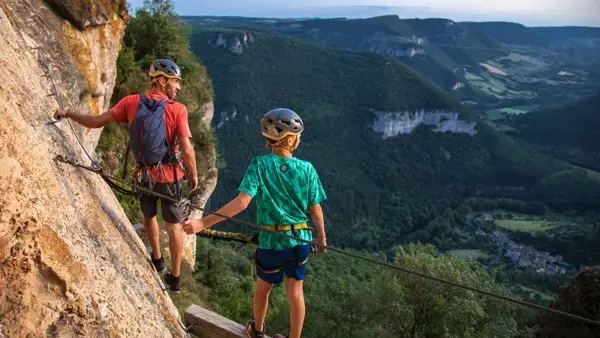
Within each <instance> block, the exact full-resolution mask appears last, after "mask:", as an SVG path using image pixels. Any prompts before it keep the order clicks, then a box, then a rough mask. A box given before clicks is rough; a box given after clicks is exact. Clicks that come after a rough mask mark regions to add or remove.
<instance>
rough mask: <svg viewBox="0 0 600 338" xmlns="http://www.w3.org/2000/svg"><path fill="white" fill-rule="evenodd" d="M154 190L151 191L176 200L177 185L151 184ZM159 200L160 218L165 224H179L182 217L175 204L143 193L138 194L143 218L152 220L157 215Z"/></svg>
mask: <svg viewBox="0 0 600 338" xmlns="http://www.w3.org/2000/svg"><path fill="white" fill-rule="evenodd" d="M153 184H154V188H153V189H152V191H154V192H156V193H159V194H161V195H165V196H168V197H171V198H174V199H177V185H176V184H175V183H174V182H173V183H153ZM159 199H160V209H161V211H162V217H163V219H164V220H165V222H168V223H174V224H175V223H181V222H182V221H183V219H182V218H183V217H182V215H181V213H180V212H179V209H177V204H176V203H174V202H171V201H168V200H165V199H162V198H160V197H158V196H153V195H147V194H145V193H143V192H141V193H140V206H141V207H142V212H143V213H144V217H146V218H152V217H154V216H156V215H157V214H158V200H159Z"/></svg>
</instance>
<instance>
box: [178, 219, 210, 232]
mask: <svg viewBox="0 0 600 338" xmlns="http://www.w3.org/2000/svg"><path fill="white" fill-rule="evenodd" d="M181 227H182V229H183V231H185V233H186V234H188V235H192V234H195V233H198V232H200V231H202V230H204V228H205V225H204V222H202V220H201V219H189V220H187V221H185V222H183V223H182V224H181Z"/></svg>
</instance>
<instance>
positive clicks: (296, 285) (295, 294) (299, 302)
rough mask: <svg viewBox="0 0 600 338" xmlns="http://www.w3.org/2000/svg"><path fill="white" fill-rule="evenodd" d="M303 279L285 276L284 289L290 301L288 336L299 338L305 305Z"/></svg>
mask: <svg viewBox="0 0 600 338" xmlns="http://www.w3.org/2000/svg"><path fill="white" fill-rule="evenodd" d="M303 286H304V281H301V280H296V279H294V278H287V279H286V281H285V289H286V292H287V297H288V300H289V301H290V336H289V337H290V338H300V335H301V334H302V326H303V325H304V315H305V313H306V307H305V305H304V290H303Z"/></svg>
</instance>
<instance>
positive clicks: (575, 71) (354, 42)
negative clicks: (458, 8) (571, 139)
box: [184, 15, 600, 114]
mask: <svg viewBox="0 0 600 338" xmlns="http://www.w3.org/2000/svg"><path fill="white" fill-rule="evenodd" d="M184 19H185V20H186V21H187V22H188V23H190V24H191V25H193V26H195V27H236V28H240V29H255V28H258V29H265V30H269V31H272V32H275V33H277V34H281V35H285V36H290V37H293V38H298V39H302V40H305V41H311V42H316V43H320V44H325V45H330V46H333V47H338V48H343V49H348V50H355V51H372V52H377V53H380V54H384V55H389V56H391V57H394V58H397V59H398V60H400V61H402V62H403V63H405V64H406V65H408V66H410V67H411V68H413V69H415V70H416V71H417V72H419V73H420V74H421V75H423V76H425V77H426V78H428V79H429V80H431V81H433V82H435V83H436V84H438V85H439V86H440V87H441V88H442V89H444V90H445V91H447V92H449V93H451V94H452V95H453V96H454V97H456V98H457V99H459V100H461V101H462V102H463V103H465V104H469V105H471V106H472V108H473V109H474V111H475V112H477V113H480V114H485V113H486V111H489V110H496V109H498V110H500V109H503V108H510V107H515V106H531V105H536V106H541V107H549V106H552V105H554V104H557V103H564V102H568V101H571V100H573V99H576V98H580V97H585V96H589V95H590V91H593V90H595V88H598V87H599V86H600V73H598V71H597V62H598V61H599V60H598V57H597V55H600V28H586V29H577V28H573V27H552V28H544V27H541V28H536V27H525V26H523V25H520V24H515V23H509V22H454V21H451V20H447V19H400V18H398V17H397V16H395V15H388V16H381V17H374V18H368V19H345V18H335V19H304V20H299V19H297V20H293V19H270V20H265V19H260V18H239V17H184ZM555 36H556V38H555Z"/></svg>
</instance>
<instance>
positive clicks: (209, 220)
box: [202, 192, 252, 229]
mask: <svg viewBox="0 0 600 338" xmlns="http://www.w3.org/2000/svg"><path fill="white" fill-rule="evenodd" d="M250 201H252V197H251V196H250V195H248V194H246V193H245V192H240V193H239V194H238V195H237V196H236V197H235V198H234V199H233V200H231V201H230V202H229V203H227V204H226V205H225V206H224V207H222V208H221V209H219V210H217V213H218V214H221V215H223V216H227V217H234V216H235V215H237V214H239V213H240V212H242V211H244V210H246V208H248V205H249V204H250ZM224 220H225V218H223V217H221V216H217V215H209V216H206V217H204V218H203V219H202V223H203V224H204V228H205V229H206V228H210V227H211V226H213V225H215V224H217V223H219V222H221V221H224Z"/></svg>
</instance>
